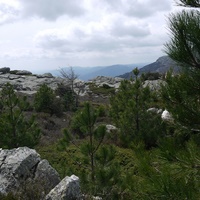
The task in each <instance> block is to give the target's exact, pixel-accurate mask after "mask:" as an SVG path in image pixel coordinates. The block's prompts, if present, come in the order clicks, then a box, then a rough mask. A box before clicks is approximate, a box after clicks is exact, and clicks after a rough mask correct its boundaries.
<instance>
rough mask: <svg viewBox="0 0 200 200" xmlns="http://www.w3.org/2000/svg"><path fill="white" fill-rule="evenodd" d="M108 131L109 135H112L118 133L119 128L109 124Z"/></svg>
mask: <svg viewBox="0 0 200 200" xmlns="http://www.w3.org/2000/svg"><path fill="white" fill-rule="evenodd" d="M106 130H107V132H108V133H110V132H112V131H116V130H117V128H116V127H115V126H113V125H111V124H107V125H106Z"/></svg>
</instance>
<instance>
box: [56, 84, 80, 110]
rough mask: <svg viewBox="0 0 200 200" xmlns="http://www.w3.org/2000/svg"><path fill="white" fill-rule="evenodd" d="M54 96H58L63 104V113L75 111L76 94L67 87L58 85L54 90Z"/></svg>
mask: <svg viewBox="0 0 200 200" xmlns="http://www.w3.org/2000/svg"><path fill="white" fill-rule="evenodd" d="M55 92H56V95H58V96H59V97H60V98H61V100H62V103H63V106H64V109H65V111H70V110H71V111H74V110H76V98H77V97H76V94H75V93H74V92H73V90H72V89H71V88H70V87H69V86H65V85H64V84H62V83H61V84H58V87H57V89H56V91H55Z"/></svg>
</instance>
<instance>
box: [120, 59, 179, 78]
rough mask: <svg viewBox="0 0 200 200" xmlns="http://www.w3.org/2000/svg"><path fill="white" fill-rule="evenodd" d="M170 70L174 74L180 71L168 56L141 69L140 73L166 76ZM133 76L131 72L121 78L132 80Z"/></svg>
mask: <svg viewBox="0 0 200 200" xmlns="http://www.w3.org/2000/svg"><path fill="white" fill-rule="evenodd" d="M170 68H172V69H173V70H174V72H178V71H179V67H178V66H177V64H176V63H175V62H174V61H173V60H172V59H171V58H169V57H168V56H162V57H160V58H158V59H157V60H156V61H155V62H153V63H151V64H148V65H146V66H144V67H142V68H140V73H148V72H158V73H160V74H165V73H166V72H167V71H168V70H169V69H170ZM132 75H133V74H132V71H131V72H128V73H125V74H122V75H120V76H119V77H121V78H125V79H130V77H131V76H132Z"/></svg>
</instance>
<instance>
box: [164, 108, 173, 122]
mask: <svg viewBox="0 0 200 200" xmlns="http://www.w3.org/2000/svg"><path fill="white" fill-rule="evenodd" d="M161 118H162V120H163V121H167V122H172V121H173V118H172V115H171V114H170V113H169V112H168V111H167V110H164V111H163V113H162V115H161Z"/></svg>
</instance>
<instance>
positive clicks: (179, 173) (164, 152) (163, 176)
mask: <svg viewBox="0 0 200 200" xmlns="http://www.w3.org/2000/svg"><path fill="white" fill-rule="evenodd" d="M173 145H174V144H173V140H169V141H167V142H165V144H162V145H161V146H160V149H157V150H152V151H145V150H142V149H141V148H138V149H135V155H136V157H137V159H136V160H135V162H136V167H137V169H138V174H137V176H138V178H139V177H140V182H139V184H138V185H137V187H136V188H135V189H136V191H135V192H136V193H135V194H136V195H137V198H139V199H194V200H195V199H199V197H200V190H199V184H200V182H199V180H200V179H199V178H200V176H199V175H200V173H199V170H198V167H199V158H200V157H199V156H200V154H199V147H197V146H196V145H195V144H194V143H193V142H189V143H188V144H187V146H186V148H177V147H173ZM171 147H173V149H175V148H176V151H171ZM138 190H139V191H138ZM133 195H134V194H133Z"/></svg>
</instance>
